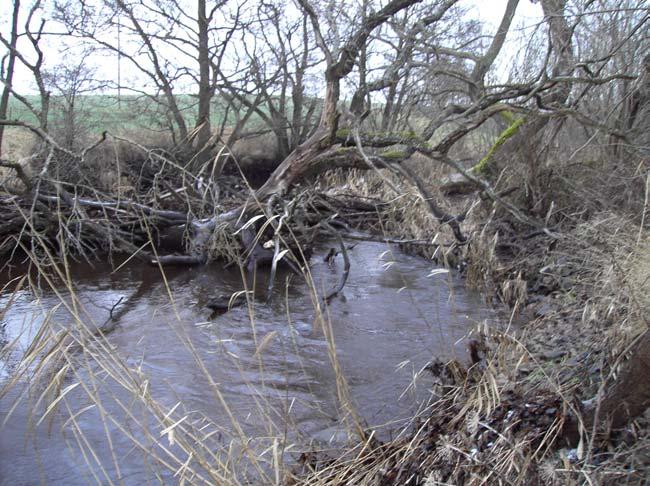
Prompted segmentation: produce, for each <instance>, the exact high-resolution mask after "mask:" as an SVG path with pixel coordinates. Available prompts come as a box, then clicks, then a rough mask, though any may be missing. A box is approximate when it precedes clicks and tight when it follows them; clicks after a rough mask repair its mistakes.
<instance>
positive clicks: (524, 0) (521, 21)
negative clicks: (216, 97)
mask: <svg viewBox="0 0 650 486" xmlns="http://www.w3.org/2000/svg"><path fill="white" fill-rule="evenodd" d="M29 3H30V2H29V1H26V0H23V1H22V4H23V7H22V8H23V10H27V9H28V6H29ZM45 3H47V0H46V2H45ZM506 3H507V1H506V0H483V1H482V0H464V1H463V2H461V5H465V6H468V7H470V15H471V16H473V17H475V18H477V19H480V20H483V21H484V22H488V23H489V24H490V25H491V26H492V29H493V31H496V29H497V27H498V25H499V23H500V21H501V17H502V15H503V12H504V10H505V6H506ZM12 4H13V2H12V1H10V0H0V30H1V31H2V32H3V33H4V35H6V36H8V35H9V32H10V28H11V9H12ZM541 19H542V11H541V6H540V5H538V4H533V3H531V2H530V0H520V2H519V5H518V7H517V12H516V14H515V18H514V21H513V24H512V28H511V32H510V34H509V37H508V39H509V40H508V41H506V44H505V46H504V48H503V50H502V53H501V55H500V56H499V58H498V59H497V62H496V71H497V73H501V75H504V76H505V75H507V70H508V66H509V65H510V63H511V60H512V58H513V57H514V56H515V55H516V53H517V51H518V49H519V47H520V46H519V44H520V42H519V41H518V40H513V39H515V38H520V35H521V32H520V31H519V30H518V27H521V26H529V27H530V26H534V25H536V24H537V23H539V22H540V21H541ZM49 40H51V41H50V42H45V43H43V45H44V50H45V58H46V64H49V67H50V68H51V67H53V64H52V60H55V62H59V63H60V62H61V61H62V62H63V63H65V62H66V61H69V60H72V61H75V60H76V59H66V57H69V56H70V57H74V56H75V55H78V54H76V53H69V54H66V53H63V54H61V53H59V52H58V51H59V49H58V46H57V43H56V37H51V38H49ZM91 57H92V58H88V59H86V61H87V62H89V63H90V64H91V65H94V66H95V67H96V69H97V75H98V76H99V77H100V78H106V79H107V80H109V81H117V74H116V71H117V70H116V67H115V66H116V62H115V61H116V56H114V55H108V56H106V55H105V56H98V55H94V56H91ZM122 66H123V73H122V79H123V80H124V79H129V77H131V78H132V77H133V75H134V73H133V72H130V71H129V67H128V63H122ZM131 69H132V68H131ZM14 87H15V88H16V89H17V90H18V91H19V92H21V93H25V94H29V93H33V92H35V89H34V83H33V80H32V77H31V74H30V73H29V72H27V71H26V70H25V69H18V70H17V71H16V74H15V78H14ZM188 90H191V87H189V88H188Z"/></svg>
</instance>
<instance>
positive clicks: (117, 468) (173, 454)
mask: <svg viewBox="0 0 650 486" xmlns="http://www.w3.org/2000/svg"><path fill="white" fill-rule="evenodd" d="M332 246H336V245H332ZM328 249H329V246H327V245H323V246H322V247H320V248H317V251H316V252H315V253H314V256H313V257H312V259H311V265H310V268H311V274H312V276H313V281H314V282H315V285H316V287H317V288H319V290H320V291H321V293H323V291H324V290H326V289H328V288H330V287H332V286H333V285H335V284H336V282H337V281H338V279H339V276H340V274H341V271H342V269H343V260H342V257H341V256H340V255H339V256H337V257H336V259H335V260H334V263H333V264H332V265H329V264H327V263H326V262H324V261H323V255H324V254H325V253H327V250H328ZM349 257H350V261H351V269H350V276H349V280H348V282H347V284H346V285H345V287H344V289H343V291H342V293H341V295H340V296H337V297H335V298H334V299H332V301H331V302H330V304H329V306H327V309H326V317H327V320H328V322H329V324H328V326H329V329H331V335H332V336H333V341H334V344H335V354H336V359H337V360H338V365H337V366H338V367H339V368H338V369H340V370H341V371H342V374H343V376H344V377H345V380H346V381H347V396H348V397H349V399H350V402H351V403H352V404H353V405H354V408H355V410H356V411H357V414H358V416H359V417H360V418H361V420H362V421H363V426H364V427H366V428H367V429H372V430H376V431H377V432H376V433H377V434H378V435H379V437H380V438H389V437H393V436H394V435H395V434H397V433H398V432H399V430H401V429H402V428H403V427H404V426H405V425H406V424H407V421H408V419H409V417H412V416H413V415H414V413H416V412H417V410H418V408H419V407H422V406H423V404H424V403H425V402H426V399H427V397H428V396H429V388H430V385H431V383H432V378H431V376H430V375H429V374H428V373H427V372H422V368H423V367H424V366H425V365H426V363H427V362H429V361H430V360H431V359H432V358H434V357H436V358H441V359H450V358H459V359H461V360H465V359H466V353H465V350H464V347H465V346H464V343H463V342H462V338H463V336H465V335H466V334H467V332H468V331H469V330H470V329H471V327H472V326H474V325H475V324H476V323H477V322H480V321H482V320H485V319H492V320H493V319H496V316H495V313H494V311H493V310H491V309H490V308H489V307H488V306H487V305H486V304H484V303H483V301H482V299H481V297H480V295H478V294H477V293H473V292H470V291H468V290H467V289H466V288H465V286H464V283H463V281H462V279H460V278H459V277H458V276H455V275H454V274H450V273H445V272H440V271H436V270H437V269H438V267H436V266H435V265H434V264H433V263H431V262H430V261H428V260H425V259H422V258H419V257H414V256H409V255H406V254H404V253H401V252H400V251H399V250H398V249H397V247H394V246H390V245H386V244H382V243H375V242H359V243H358V244H356V245H355V246H354V247H353V248H352V249H351V250H349ZM116 265H117V264H116ZM70 272H71V278H72V281H73V282H74V283H75V289H74V291H75V294H76V296H77V298H78V302H79V303H80V304H81V305H80V310H78V312H79V313H80V314H82V317H83V320H84V322H88V323H93V322H94V323H95V324H97V323H100V324H101V323H103V322H104V321H106V320H107V319H108V317H109V315H110V312H111V310H112V312H113V313H114V314H117V313H119V320H118V322H117V325H116V327H115V329H114V330H113V331H112V332H110V333H109V334H108V335H107V337H106V340H107V341H108V343H107V346H105V347H104V348H102V349H103V350H102V351H101V352H100V351H98V352H97V353H99V354H101V356H105V358H102V359H103V361H101V360H97V359H95V356H96V355H97V353H94V354H93V353H92V352H90V351H89V352H85V353H84V352H82V351H81V350H79V351H77V352H76V353H74V352H73V353H70V354H71V355H72V356H73V359H72V360H71V361H70V363H69V368H68V371H67V372H66V374H65V376H64V377H63V378H62V384H61V386H60V389H62V390H65V393H66V394H65V397H64V399H62V400H60V401H59V403H58V404H57V407H56V409H52V410H50V411H49V413H47V414H46V416H45V418H44V419H43V420H41V418H42V417H43V415H45V412H46V409H47V406H48V405H49V402H48V401H47V400H43V401H42V402H41V403H38V399H39V396H40V393H42V391H43V389H44V388H45V387H46V386H47V383H43V384H41V385H40V387H39V386H36V387H34V389H33V390H31V391H30V389H29V388H27V387H26V385H24V384H22V385H21V384H20V383H19V384H18V385H17V386H14V387H12V388H11V389H10V390H9V392H8V393H7V394H6V395H5V396H4V397H2V398H0V427H2V428H1V429H0V485H22V484H25V485H28V484H39V483H47V484H66V485H76V484H95V483H97V484H159V483H176V482H180V480H181V477H182V478H183V479H185V480H187V481H188V482H189V483H197V484H198V483H204V482H207V483H210V482H213V481H214V477H212V479H210V478H211V476H210V475H209V474H208V473H206V469H205V468H206V466H205V464H207V463H215V461H223V463H224V464H226V465H225V466H224V467H225V468H226V469H228V470H229V471H230V474H232V475H233V476H234V477H236V478H237V481H241V482H247V481H249V482H255V479H254V478H255V477H257V475H258V474H259V470H256V467H255V466H254V465H252V464H251V463H252V462H254V461H252V460H251V458H250V455H247V454H246V453H245V452H243V450H242V443H244V442H246V443H248V446H249V448H250V449H252V450H254V451H255V454H257V455H258V457H264V458H267V457H275V460H276V461H277V458H278V457H281V458H282V460H284V461H292V460H296V458H297V457H298V456H299V454H300V452H301V451H304V450H309V449H310V448H321V449H322V448H325V449H327V448H335V447H337V446H342V445H344V444H345V443H346V441H347V440H348V433H347V428H346V427H345V420H344V419H345V418H346V417H348V418H349V415H346V410H348V408H346V407H345V406H343V405H342V404H341V401H340V399H339V397H340V396H341V390H342V388H341V386H342V385H341V380H340V377H339V379H338V380H337V373H336V371H335V367H334V366H333V364H332V360H333V354H334V346H332V344H331V343H329V344H328V340H327V338H326V335H328V334H329V333H328V332H326V331H327V329H324V328H323V324H322V323H320V322H319V320H318V319H316V318H315V310H314V303H313V298H312V293H311V292H310V288H309V286H308V285H306V283H305V282H304V280H303V279H302V278H299V277H298V276H296V275H293V274H292V273H290V272H288V271H285V270H282V271H279V272H278V275H277V278H276V284H275V287H274V290H273V296H272V298H271V299H270V300H269V301H268V303H267V302H266V299H265V298H257V299H255V300H254V304H253V305H252V307H250V308H249V307H248V306H241V307H235V308H233V309H232V310H230V311H229V312H227V313H225V314H221V315H212V314H211V311H210V310H209V309H207V308H206V307H205V305H206V303H207V302H208V301H209V300H210V299H211V298H213V297H214V296H215V295H216V294H231V293H233V292H237V291H240V290H241V289H242V288H243V285H242V273H241V272H240V270H239V268H237V267H235V266H233V267H230V268H227V269H223V268H222V267H221V265H219V264H214V265H209V266H203V267H192V268H169V269H165V278H164V279H163V278H162V276H161V273H160V270H159V269H158V268H155V267H150V266H145V265H142V264H140V263H136V262H133V263H127V264H125V265H123V266H122V267H121V268H119V269H118V270H116V271H115V270H114V267H113V266H111V265H109V264H108V263H102V264H99V263H96V264H93V265H92V266H91V265H89V264H87V263H85V264H82V263H75V264H72V265H71V268H70ZM265 272H266V271H262V270H260V272H259V273H258V275H257V282H256V284H257V285H256V286H255V288H256V289H257V290H256V293H257V294H259V295H261V296H262V297H264V294H265V292H266V286H267V279H268V273H265ZM18 275H20V269H19V268H14V269H13V271H12V274H11V275H8V274H4V275H2V276H0V288H2V287H3V286H5V285H6V287H5V290H4V291H3V292H2V294H0V345H2V346H5V349H4V351H3V352H2V354H0V385H2V384H3V383H6V382H7V380H9V379H10V378H11V376H12V373H13V372H14V371H15V370H16V369H17V367H18V366H19V363H20V359H21V357H22V355H23V353H25V352H26V350H27V349H28V347H29V345H30V342H31V340H32V338H33V336H35V335H36V333H37V332H38V330H39V328H40V326H42V325H43V322H44V321H45V320H46V319H49V321H50V322H56V323H57V324H58V325H61V326H64V327H65V326H68V325H73V324H70V323H72V322H73V321H75V319H73V318H72V316H71V311H70V310H69V309H68V310H66V308H65V306H63V305H60V303H61V300H62V299H63V301H66V302H67V301H69V299H70V290H69V289H65V286H61V287H60V288H58V289H57V292H54V291H53V290H52V289H51V288H50V287H49V286H48V284H47V283H46V282H41V286H40V288H41V290H40V292H39V295H37V296H35V295H34V292H32V291H31V290H29V289H28V288H27V287H26V286H25V287H23V289H21V290H18V291H17V292H15V293H14V295H13V297H12V292H13V289H14V287H15V283H16V281H15V280H14V281H11V279H12V278H15V277H16V276H18ZM7 284H8V285H7ZM57 294H58V295H57ZM120 299H121V300H120ZM118 302H119V303H118ZM116 304H117V305H116ZM48 313H50V314H49V315H48ZM89 325H92V324H89ZM326 326H327V325H326ZM8 343H12V344H11V345H9V346H7V344H8ZM134 390H136V391H134ZM344 391H345V390H344ZM21 393H22V394H23V395H22V396H20V394H21ZM91 395H92V396H93V397H94V398H93V399H90V398H89V396H91ZM142 397H148V398H147V399H146V400H145V399H143V398H142ZM147 400H149V401H147ZM152 401H155V405H154V407H158V409H157V412H156V413H154V412H152V405H151V403H152ZM14 403H18V406H16V407H13V405H14ZM147 403H148V404H149V405H146V404H147ZM12 407H13V408H12ZM10 412H11V415H10V417H9V418H7V417H8V414H9V413H10ZM71 416H72V417H73V418H72V419H71V418H70V417H71ZM165 416H166V418H165V420H167V421H166V422H165V424H172V425H173V424H175V423H176V422H178V421H180V422H179V423H178V424H177V425H175V426H174V427H171V429H169V430H164V428H163V425H161V423H160V421H161V417H163V418H164V417H165ZM39 420H40V423H38V422H39ZM5 422H6V423H5ZM234 424H236V425H234ZM181 429H183V430H186V431H189V432H186V434H185V435H183V434H182V433H181ZM175 434H176V435H175ZM242 435H244V436H245V437H242ZM197 437H200V438H201V440H202V443H203V444H204V448H203V449H202V450H203V457H198V456H200V454H198V455H197V454H194V455H192V456H191V457H189V456H188V453H187V447H184V445H183V444H184V442H183V441H186V442H187V443H192V441H193V440H196V438H197ZM158 442H160V443H158ZM161 444H162V445H161ZM278 448H280V451H279V452H278ZM154 457H159V458H161V460H160V461H156V460H155V459H154ZM265 460H266V459H265ZM163 461H165V462H166V463H167V464H168V465H171V467H165V465H164V464H162V462H163ZM269 461H270V462H272V461H271V459H269V460H268V461H267V462H266V463H265V464H266V465H265V466H263V467H262V469H263V470H264V471H265V472H268V471H271V472H269V474H270V476H271V477H273V473H272V471H273V467H272V466H268V464H269V463H270V462H269ZM183 464H186V467H185V468H183ZM170 469H173V470H171V471H170ZM192 471H194V472H192Z"/></svg>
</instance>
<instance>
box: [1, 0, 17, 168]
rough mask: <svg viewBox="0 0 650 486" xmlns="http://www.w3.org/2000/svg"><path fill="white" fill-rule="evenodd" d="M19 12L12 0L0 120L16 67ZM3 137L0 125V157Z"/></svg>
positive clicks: (5, 110)
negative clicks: (12, 9) (9, 36)
mask: <svg viewBox="0 0 650 486" xmlns="http://www.w3.org/2000/svg"><path fill="white" fill-rule="evenodd" d="M19 11H20V0H14V11H13V15H12V18H11V39H10V41H9V44H10V49H9V59H8V61H7V74H6V76H5V79H4V85H5V86H4V89H3V90H2V99H0V118H3V119H6V118H7V112H8V111H9V96H10V95H11V87H12V82H13V77H14V66H15V65H16V43H17V41H18V12H19ZM3 136H4V125H0V156H1V155H2V138H3Z"/></svg>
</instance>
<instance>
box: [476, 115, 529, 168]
mask: <svg viewBox="0 0 650 486" xmlns="http://www.w3.org/2000/svg"><path fill="white" fill-rule="evenodd" d="M506 113H507V112H502V113H501V114H502V116H503V117H504V118H505V119H506V120H508V121H509V122H510V125H509V126H508V128H506V129H505V130H503V131H502V132H501V133H500V134H499V136H498V137H497V139H496V141H495V142H494V145H492V147H490V150H488V153H487V154H486V155H485V157H483V158H482V159H481V160H480V161H479V163H478V164H476V165H475V166H474V167H472V168H471V169H470V170H471V171H472V172H473V173H474V174H485V173H486V172H487V169H488V165H489V163H490V159H491V158H492V156H493V155H494V154H495V153H496V151H497V150H498V149H499V147H501V146H502V145H503V144H504V143H506V141H508V140H509V139H510V138H512V137H513V136H514V135H515V134H516V133H517V132H518V131H519V128H520V127H521V126H522V125H523V124H524V123H525V122H526V117H521V118H514V117H513V116H512V114H510V113H508V114H507V115H506Z"/></svg>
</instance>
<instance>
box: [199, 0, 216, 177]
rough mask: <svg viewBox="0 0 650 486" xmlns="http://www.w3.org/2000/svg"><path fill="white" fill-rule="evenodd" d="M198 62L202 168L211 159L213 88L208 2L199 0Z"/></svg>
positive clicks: (200, 159)
mask: <svg viewBox="0 0 650 486" xmlns="http://www.w3.org/2000/svg"><path fill="white" fill-rule="evenodd" d="M197 24H198V41H199V42H198V48H199V52H198V61H199V114H198V119H197V120H196V127H197V136H196V148H197V150H198V152H197V155H196V159H195V160H196V165H197V166H198V167H201V166H202V165H203V164H204V163H205V162H207V160H208V159H209V158H210V147H209V143H210V137H211V136H212V129H211V126H210V101H211V99H212V87H211V85H210V56H209V54H210V53H209V46H208V40H209V39H208V24H209V21H208V18H207V16H206V0H198V15H197Z"/></svg>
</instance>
